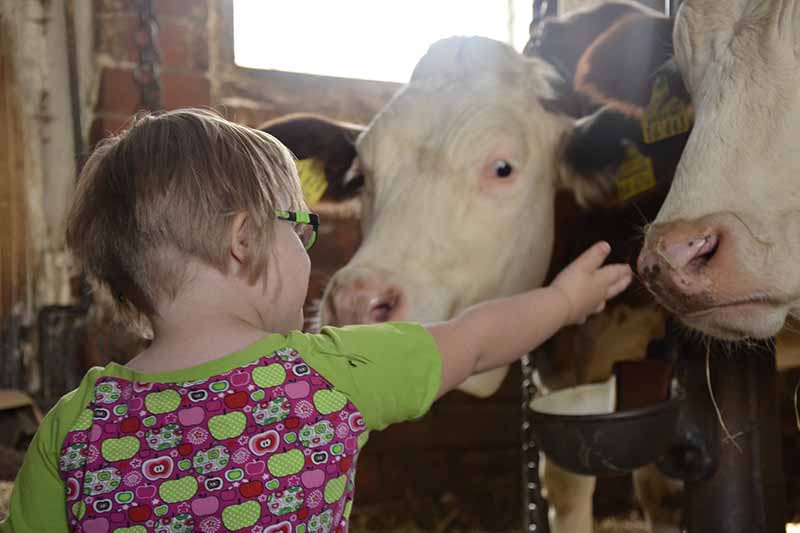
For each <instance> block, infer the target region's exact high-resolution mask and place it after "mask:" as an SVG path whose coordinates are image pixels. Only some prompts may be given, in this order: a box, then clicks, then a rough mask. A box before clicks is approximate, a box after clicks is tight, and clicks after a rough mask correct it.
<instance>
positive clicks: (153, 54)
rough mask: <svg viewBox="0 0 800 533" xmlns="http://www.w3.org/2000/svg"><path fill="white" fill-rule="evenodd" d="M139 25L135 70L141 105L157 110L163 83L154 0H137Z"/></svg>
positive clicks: (159, 106)
mask: <svg viewBox="0 0 800 533" xmlns="http://www.w3.org/2000/svg"><path fill="white" fill-rule="evenodd" d="M136 11H137V14H138V26H137V28H136V35H135V42H136V48H137V50H138V52H139V62H138V64H137V65H136V69H135V70H134V72H133V75H134V78H135V80H136V83H137V84H138V85H139V90H140V97H139V98H140V107H141V108H143V109H149V110H151V111H155V110H157V109H161V83H160V72H159V59H160V58H159V56H158V46H157V43H158V23H157V22H156V16H155V12H154V11H153V0H137V1H136Z"/></svg>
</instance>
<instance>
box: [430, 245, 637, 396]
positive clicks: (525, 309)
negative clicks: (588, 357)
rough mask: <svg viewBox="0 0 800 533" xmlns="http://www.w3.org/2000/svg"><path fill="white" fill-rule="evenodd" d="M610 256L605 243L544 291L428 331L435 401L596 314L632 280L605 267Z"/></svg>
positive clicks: (620, 268)
mask: <svg viewBox="0 0 800 533" xmlns="http://www.w3.org/2000/svg"><path fill="white" fill-rule="evenodd" d="M610 252H611V247H610V246H609V245H608V243H605V242H600V243H597V244H595V245H594V246H592V247H591V248H590V249H589V250H587V251H586V252H584V253H583V254H582V255H581V256H580V257H578V258H577V259H576V260H575V261H574V262H573V263H571V264H570V265H569V266H568V267H567V268H565V269H564V270H562V271H561V273H560V274H559V275H558V276H557V277H556V279H555V280H554V281H553V283H552V284H551V285H549V286H547V287H542V288H540V289H535V290H532V291H529V292H526V293H522V294H519V295H517V296H512V297H509V298H501V299H498V300H491V301H488V302H484V303H481V304H478V305H475V306H473V307H470V308H469V309H467V310H465V311H464V312H463V313H462V314H460V315H459V316H457V317H456V318H454V319H452V320H449V321H447V322H442V323H438V324H433V325H430V326H428V331H430V333H431V335H433V337H434V339H435V340H436V343H437V345H438V347H439V351H440V352H441V354H442V385H441V388H440V390H439V396H442V395H443V394H445V393H446V392H448V391H450V390H451V389H453V388H455V387H456V386H458V385H459V384H460V383H461V382H463V381H464V380H465V379H467V378H468V377H470V376H471V375H473V374H476V373H479V372H484V371H486V370H491V369H492V368H495V367H498V366H502V365H506V364H509V363H512V362H513V361H515V360H517V359H518V358H520V357H521V356H522V355H524V354H526V353H528V352H529V351H531V350H533V349H534V348H536V347H537V346H539V345H540V344H542V343H543V342H544V341H546V340H547V339H548V338H550V337H551V336H552V335H554V334H555V333H556V332H557V331H558V330H559V329H561V328H562V327H564V326H567V325H570V324H579V323H581V322H583V321H584V320H586V317H587V316H588V315H590V314H593V313H597V312H600V311H601V310H602V309H603V308H604V307H605V304H606V301H607V300H609V299H611V298H613V297H615V296H616V295H618V294H619V293H621V292H622V291H623V290H625V288H626V287H627V286H628V285H629V284H630V282H631V279H632V272H631V269H630V267H629V266H628V265H624V264H618V265H607V266H603V262H604V261H605V260H606V258H607V257H608V254H609V253H610Z"/></svg>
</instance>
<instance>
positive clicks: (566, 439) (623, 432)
mask: <svg viewBox="0 0 800 533" xmlns="http://www.w3.org/2000/svg"><path fill="white" fill-rule="evenodd" d="M587 387H593V386H584V387H583V388H587ZM570 394H574V392H572V391H571V389H566V390H561V391H557V392H554V393H552V394H548V395H547V396H543V397H542V398H537V399H536V400H533V401H532V402H531V403H530V409H531V424H532V428H531V429H532V431H533V434H534V437H535V438H536V444H537V446H538V447H539V450H541V451H542V452H544V453H545V455H546V456H547V458H548V459H549V460H551V461H553V462H554V463H556V464H558V465H559V466H561V467H563V468H565V469H567V470H570V471H572V472H575V473H577V474H584V475H591V476H613V475H620V474H625V473H628V472H631V471H632V470H635V469H636V468H639V467H641V466H644V465H647V464H650V463H653V462H655V461H656V459H658V458H659V457H660V456H662V455H663V454H664V453H666V451H667V449H668V448H669V446H670V444H671V443H672V441H673V436H674V434H675V427H676V425H677V422H678V415H679V411H680V404H681V399H680V398H676V399H672V400H667V401H663V402H659V403H656V404H654V405H652V406H648V407H644V408H640V409H632V410H628V411H618V412H606V413H604V414H554V413H553V411H554V410H555V409H553V407H552V406H553V405H557V402H558V399H559V396H558V395H561V396H562V397H565V398H566V397H569V396H570ZM603 401H605V400H603V399H602V398H601V399H600V403H601V404H602V403H603ZM537 406H541V408H543V409H544V408H545V407H549V408H548V409H547V410H548V411H550V412H543V411H537Z"/></svg>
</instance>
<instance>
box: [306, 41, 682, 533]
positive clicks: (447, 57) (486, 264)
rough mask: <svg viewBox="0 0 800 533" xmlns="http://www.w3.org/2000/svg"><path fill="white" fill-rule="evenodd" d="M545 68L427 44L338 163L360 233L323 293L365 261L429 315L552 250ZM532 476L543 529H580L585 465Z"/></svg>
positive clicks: (587, 500)
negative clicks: (354, 181)
mask: <svg viewBox="0 0 800 533" xmlns="http://www.w3.org/2000/svg"><path fill="white" fill-rule="evenodd" d="M552 76H554V74H553V71H552V69H551V68H550V67H549V66H548V65H547V64H545V63H543V62H541V61H540V60H537V59H531V58H526V57H523V56H521V55H520V54H518V53H516V52H515V51H514V50H513V49H511V48H510V47H508V46H506V45H504V44H501V43H499V42H495V41H490V40H488V39H482V38H470V39H466V38H452V39H446V40H444V41H440V42H439V43H437V44H435V45H433V46H432V47H431V49H430V51H429V52H428V54H427V55H426V56H425V57H424V58H423V59H422V60H421V61H420V63H419V64H418V65H417V67H416V69H415V71H414V75H413V77H412V80H411V82H410V83H409V84H408V85H407V86H406V87H404V88H403V89H402V90H401V91H400V92H399V93H398V94H397V95H396V96H395V97H394V98H393V99H392V100H391V101H390V102H389V103H388V104H387V105H386V107H385V108H384V109H383V110H382V111H381V112H380V113H379V114H378V115H377V116H376V117H375V118H374V119H373V121H372V122H371V124H370V125H369V126H368V128H367V129H366V130H365V132H364V133H363V134H362V135H361V136H360V138H359V140H358V143H357V151H358V158H357V160H356V161H355V162H354V166H353V169H352V170H351V172H356V173H362V174H364V176H365V178H366V186H365V192H364V193H363V194H362V196H361V200H362V206H363V207H362V217H361V220H362V229H363V234H364V239H363V242H362V245H361V247H360V248H359V250H358V252H357V253H356V254H355V256H354V257H353V258H352V260H351V261H350V263H348V265H347V266H346V267H344V268H343V269H342V270H340V271H339V272H337V273H336V274H335V276H334V277H333V279H332V280H331V282H330V283H329V284H328V289H327V291H326V294H325V297H324V300H325V299H328V298H330V297H331V292H332V291H335V290H338V288H339V287H341V286H346V285H347V284H348V283H349V282H352V281H353V280H354V279H356V278H357V277H359V276H362V275H364V274H372V275H377V276H379V279H381V280H383V281H386V282H389V283H393V284H395V285H397V286H400V287H402V288H403V290H404V291H405V293H406V296H407V298H408V308H407V312H406V314H405V316H404V317H403V318H404V319H408V320H415V321H419V322H434V321H440V320H445V319H448V318H451V317H452V316H454V315H455V314H457V313H458V312H459V311H461V310H463V309H464V308H466V307H468V306H470V305H472V304H474V303H476V302H479V301H482V300H485V299H488V298H496V297H500V296H505V295H511V294H515V293H518V292H521V291H524V290H527V289H531V288H534V287H537V286H540V285H541V284H542V282H543V280H544V278H545V275H546V272H547V268H548V265H549V262H550V257H551V254H552V246H553V237H554V200H555V193H556V189H557V187H559V186H570V187H574V186H575V185H580V182H576V181H575V179H574V178H573V179H570V178H569V177H568V176H561V175H560V171H559V166H560V165H559V164H558V161H557V160H556V153H557V144H558V142H559V140H560V139H561V137H562V135H563V134H564V133H565V132H566V131H568V130H569V128H571V126H572V123H571V121H570V120H568V119H566V118H564V117H560V116H557V115H554V114H552V113H549V112H546V111H545V110H544V109H543V108H542V106H541V104H540V99H541V98H547V97H548V96H550V95H551V88H550V83H549V81H548V79H549V78H551V77H552ZM499 159H503V160H508V161H509V162H511V163H512V164H513V165H514V169H515V170H514V174H513V175H512V177H511V178H509V179H507V180H499V179H497V178H496V177H493V176H492V173H491V169H492V163H493V162H494V161H496V160H499ZM324 300H323V305H322V306H321V308H322V310H323V313H322V317H321V318H322V322H323V323H325V322H326V316H325V311H324V310H325V309H326V308H327V306H326V305H325V301H324ZM542 312H545V313H546V312H547V310H546V309H543V310H542ZM520 355H522V354H520ZM506 372H507V368H500V369H497V370H495V371H493V372H487V373H486V374H482V375H479V376H474V377H473V378H471V379H469V380H467V381H466V382H465V383H464V384H462V385H461V387H460V388H461V390H463V391H465V392H467V393H469V394H472V395H475V396H480V397H486V396H489V395H491V394H493V393H494V392H495V391H496V390H497V389H498V388H499V386H500V383H501V382H502V380H503V378H504V377H505V375H506ZM542 478H543V486H544V488H545V491H546V494H547V496H548V498H549V501H550V504H551V510H550V521H551V531H553V533H590V532H591V531H592V523H593V520H592V493H593V491H594V485H595V480H594V478H592V477H587V476H578V475H575V474H571V473H569V472H566V471H564V470H561V469H559V468H557V467H554V466H553V465H552V464H550V463H549V462H548V461H546V460H544V461H543V462H542ZM664 531H666V530H664Z"/></svg>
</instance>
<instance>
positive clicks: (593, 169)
mask: <svg viewBox="0 0 800 533" xmlns="http://www.w3.org/2000/svg"><path fill="white" fill-rule="evenodd" d="M641 138H642V133H641V127H640V125H639V121H638V120H636V119H634V118H631V117H630V116H628V115H626V114H624V113H621V112H619V111H617V110H615V109H613V108H611V107H603V108H601V109H599V110H598V111H596V112H595V113H594V114H592V115H589V116H587V117H584V118H582V119H580V120H578V121H576V122H575V125H574V127H573V128H572V129H571V130H569V131H568V132H567V133H566V134H565V135H564V137H563V138H562V140H561V143H560V144H559V153H558V161H559V163H560V185H561V186H562V187H564V188H567V189H570V190H572V192H573V193H574V195H575V198H576V200H577V201H578V203H579V204H580V205H581V206H583V207H610V206H614V205H618V204H619V203H620V202H621V201H622V200H624V196H625V194H626V191H625V190H623V189H621V187H620V183H619V176H620V170H621V168H622V165H623V164H625V163H626V162H628V161H631V154H634V155H633V157H636V156H635V154H636V153H638V149H637V146H639V144H640V143H641ZM630 164H631V165H635V164H636V162H635V161H633V162H632V163H630Z"/></svg>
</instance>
